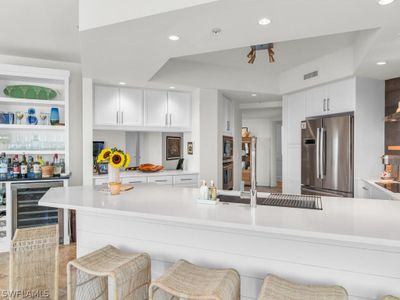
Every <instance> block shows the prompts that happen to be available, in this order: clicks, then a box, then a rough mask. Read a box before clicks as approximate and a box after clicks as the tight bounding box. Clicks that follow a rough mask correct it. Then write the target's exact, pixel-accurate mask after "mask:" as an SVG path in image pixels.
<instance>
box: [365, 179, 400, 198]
mask: <svg viewBox="0 0 400 300" xmlns="http://www.w3.org/2000/svg"><path fill="white" fill-rule="evenodd" d="M363 180H364V181H365V182H367V183H369V184H370V185H372V186H373V187H375V188H377V189H379V190H381V191H382V192H384V193H386V194H387V195H388V198H390V199H393V200H399V201H400V193H393V192H392V191H389V190H388V189H385V188H384V187H382V186H380V185H378V184H376V183H377V182H382V183H390V181H387V180H386V181H384V180H381V179H363ZM393 184H400V183H396V182H394V183H393Z"/></svg>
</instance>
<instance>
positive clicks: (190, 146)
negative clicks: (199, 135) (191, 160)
mask: <svg viewBox="0 0 400 300" xmlns="http://www.w3.org/2000/svg"><path fill="white" fill-rule="evenodd" d="M187 154H188V155H193V142H188V143H187Z"/></svg>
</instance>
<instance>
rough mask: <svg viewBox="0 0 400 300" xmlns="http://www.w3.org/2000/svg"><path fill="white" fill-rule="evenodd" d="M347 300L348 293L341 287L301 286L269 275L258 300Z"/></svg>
mask: <svg viewBox="0 0 400 300" xmlns="http://www.w3.org/2000/svg"><path fill="white" fill-rule="evenodd" d="M287 299H290V300H315V299H318V300H347V299H348V296H347V292H346V290H345V289H344V288H342V287H340V286H317V285H301V284H297V283H293V282H290V281H287V280H285V279H282V278H279V277H276V276H274V275H268V276H267V277H266V278H265V280H264V284H263V286H262V288H261V293H260V295H259V297H258V300H287Z"/></svg>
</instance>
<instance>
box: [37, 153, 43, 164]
mask: <svg viewBox="0 0 400 300" xmlns="http://www.w3.org/2000/svg"><path fill="white" fill-rule="evenodd" d="M38 162H39V164H40V166H44V161H43V158H42V156H41V155H39V156H38Z"/></svg>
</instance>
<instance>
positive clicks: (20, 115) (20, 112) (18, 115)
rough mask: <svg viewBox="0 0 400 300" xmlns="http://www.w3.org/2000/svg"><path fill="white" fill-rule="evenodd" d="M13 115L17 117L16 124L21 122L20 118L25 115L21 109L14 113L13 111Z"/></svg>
mask: <svg viewBox="0 0 400 300" xmlns="http://www.w3.org/2000/svg"><path fill="white" fill-rule="evenodd" d="M15 116H16V118H17V120H16V121H17V122H16V123H17V124H22V119H23V118H24V116H25V114H24V113H23V112H22V111H17V112H16V113H15Z"/></svg>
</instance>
